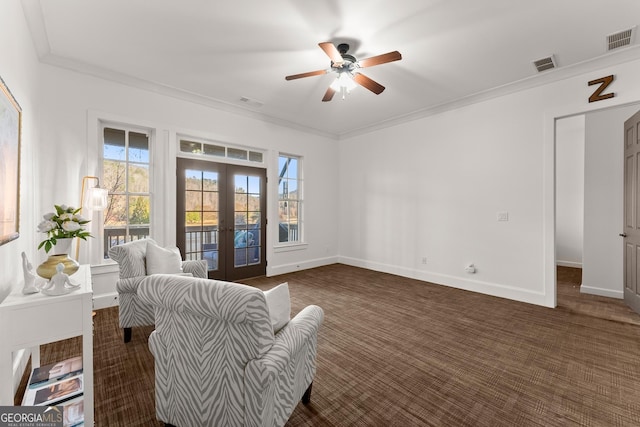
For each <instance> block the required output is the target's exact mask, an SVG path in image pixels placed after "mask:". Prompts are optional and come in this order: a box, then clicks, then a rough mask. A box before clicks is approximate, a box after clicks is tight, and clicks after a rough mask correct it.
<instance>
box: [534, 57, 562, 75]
mask: <svg viewBox="0 0 640 427" xmlns="http://www.w3.org/2000/svg"><path fill="white" fill-rule="evenodd" d="M533 65H534V66H535V67H536V70H538V72H539V73H540V72H542V71H546V70H550V69H552V68H556V61H555V60H554V59H553V55H551V56H548V57H546V58H542V59H538V60H537V61H533Z"/></svg>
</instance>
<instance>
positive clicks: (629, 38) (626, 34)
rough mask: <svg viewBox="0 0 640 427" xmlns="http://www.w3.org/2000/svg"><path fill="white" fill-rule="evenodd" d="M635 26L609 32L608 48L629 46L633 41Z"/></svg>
mask: <svg viewBox="0 0 640 427" xmlns="http://www.w3.org/2000/svg"><path fill="white" fill-rule="evenodd" d="M635 28H636V27H633V28H630V29H628V30H624V31H620V32H618V33H615V34H609V35H608V36H607V50H614V49H618V48H621V47H625V46H629V45H630V44H631V43H632V42H633V36H634V33H635Z"/></svg>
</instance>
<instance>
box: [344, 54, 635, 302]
mask: <svg viewBox="0 0 640 427" xmlns="http://www.w3.org/2000/svg"><path fill="white" fill-rule="evenodd" d="M638 73H640V62H639V61H635V62H628V63H625V64H621V65H618V66H615V67H610V68H605V69H602V70H599V71H596V72H592V73H587V74H584V75H580V76H577V77H571V78H567V79H564V80H561V81H558V82H556V83H552V84H547V85H544V86H540V87H537V88H533V89H529V90H526V91H522V92H518V93H514V94H511V95H507V96H503V97H500V98H497V99H492V100H488V101H485V102H481V103H478V104H474V105H471V106H466V107H462V108H459V109H457V110H455V111H449V112H445V113H441V114H437V115H434V116H431V117H426V118H423V119H419V120H416V121H413V122H410V123H405V124H401V125H398V126H395V127H393V128H388V129H384V130H380V131H378V132H375V133H371V134H367V135H361V136H356V137H353V138H350V139H348V140H345V141H342V142H341V144H340V158H341V159H346V160H345V161H344V162H342V163H341V164H340V175H341V192H340V208H341V210H342V211H343V212H349V214H347V215H343V216H342V217H341V218H340V255H341V261H343V262H345V263H349V264H353V265H358V266H363V267H368V268H372V269H376V270H380V271H387V272H391V273H396V274H401V275H405V276H408V277H415V278H418V279H423V280H427V281H431V282H435V283H441V284H446V285H450V286H455V287H459V288H463V289H469V290H473V291H477V292H483V293H487V294H491V295H496V296H501V297H506V298H512V299H516V300H521V301H526V302H530V303H535V304H541V305H546V306H551V307H553V306H555V303H556V295H555V238H554V235H555V203H554V193H555V176H554V172H555V167H554V165H555V149H554V144H555V138H554V131H553V129H554V123H555V119H556V118H559V117H563V116H569V115H573V114H577V113H582V112H587V111H592V110H596V109H600V108H605V107H610V106H612V105H620V104H624V103H629V102H634V101H637V100H640V86H638V85H637V84H636V81H637V77H636V76H637V75H638ZM609 74H615V75H616V76H617V77H616V82H615V83H614V85H613V87H611V90H612V91H615V92H616V97H615V98H613V99H610V100H607V101H601V102H599V103H593V104H589V103H588V102H587V99H588V97H589V95H591V93H592V92H593V90H592V88H590V87H588V85H587V82H588V81H590V80H593V79H595V78H598V77H602V76H606V75H609ZM503 211H504V212H508V214H509V221H506V222H499V221H497V220H496V218H497V213H498V212H503ZM423 257H426V258H427V264H426V265H423V264H421V259H422V258H423ZM585 262H586V254H585ZM468 263H474V264H475V265H476V267H477V273H476V274H475V275H470V274H468V273H466V272H465V271H464V267H465V266H466V265H467V264H468Z"/></svg>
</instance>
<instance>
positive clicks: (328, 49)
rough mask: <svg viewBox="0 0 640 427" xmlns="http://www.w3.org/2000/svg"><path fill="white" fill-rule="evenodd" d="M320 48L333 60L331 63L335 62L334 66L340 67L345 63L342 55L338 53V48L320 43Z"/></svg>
mask: <svg viewBox="0 0 640 427" xmlns="http://www.w3.org/2000/svg"><path fill="white" fill-rule="evenodd" d="M318 46H320V48H321V49H322V50H324V53H326V54H327V56H328V57H329V59H331V62H333V63H334V64H338V65H339V64H342V63H343V62H344V60H343V59H342V55H340V52H338V48H337V47H336V46H335V45H334V44H333V43H331V42H324V43H318Z"/></svg>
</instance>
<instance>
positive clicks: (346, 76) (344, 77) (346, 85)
mask: <svg viewBox="0 0 640 427" xmlns="http://www.w3.org/2000/svg"><path fill="white" fill-rule="evenodd" d="M357 86H358V85H357V84H356V82H354V81H353V76H352V75H351V73H346V72H345V73H340V74H339V75H338V77H337V78H336V79H335V80H334V81H333V83H331V88H332V89H333V90H335V91H336V92H337V91H339V90H342V89H344V90H346V91H347V92H351V90H353V89H354V88H355V87H357Z"/></svg>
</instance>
